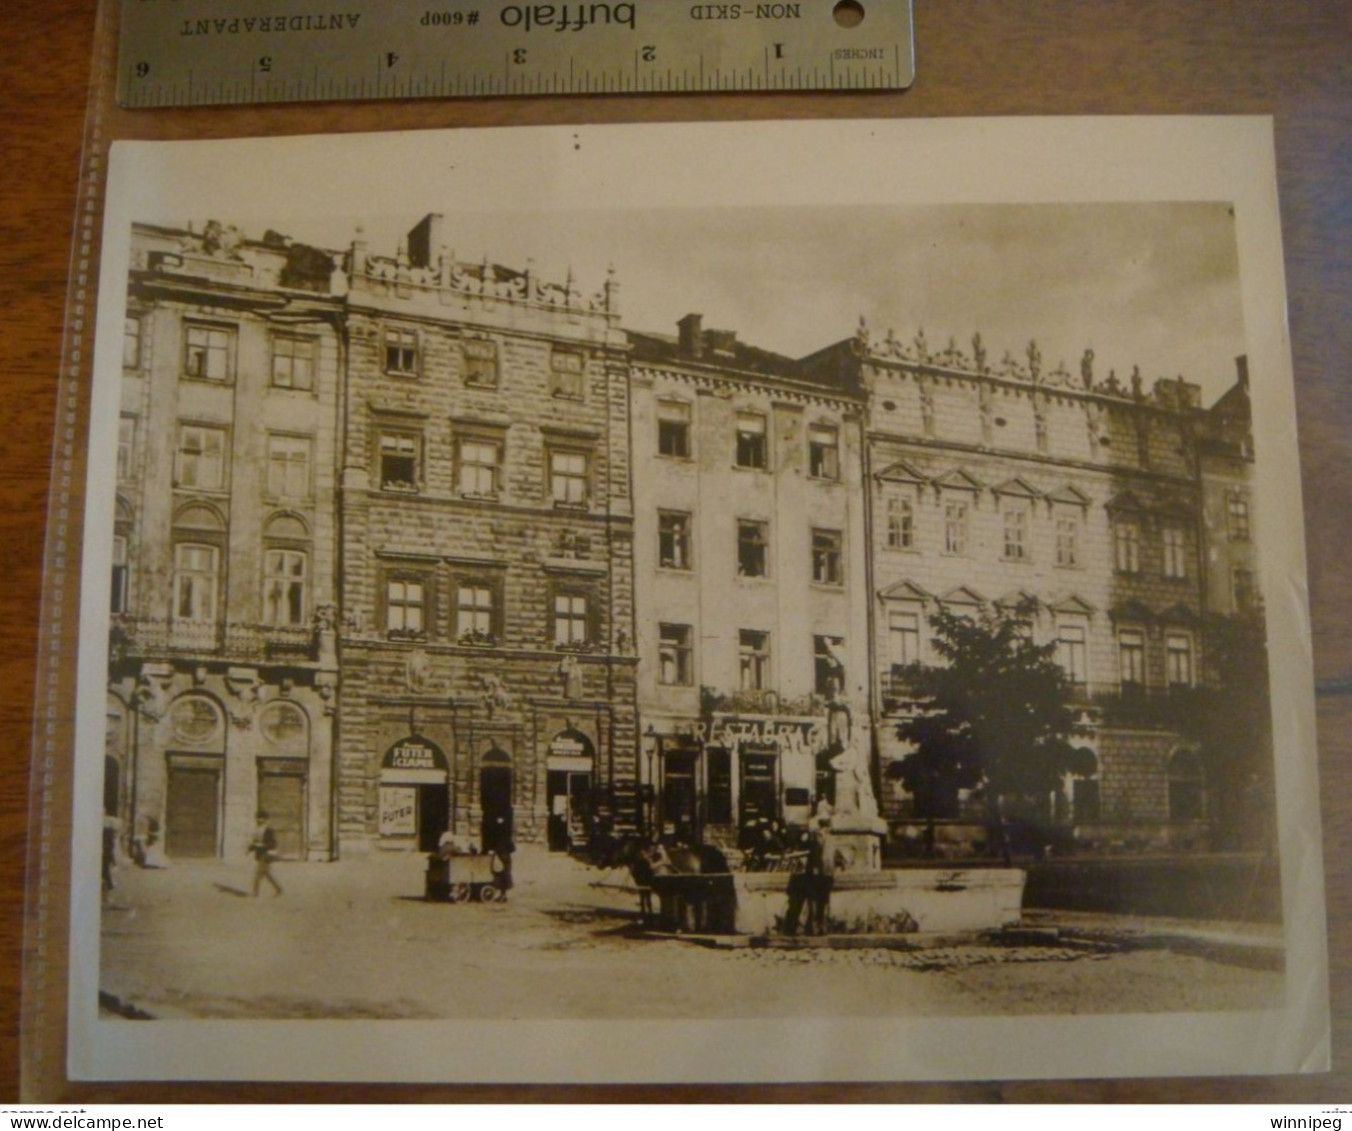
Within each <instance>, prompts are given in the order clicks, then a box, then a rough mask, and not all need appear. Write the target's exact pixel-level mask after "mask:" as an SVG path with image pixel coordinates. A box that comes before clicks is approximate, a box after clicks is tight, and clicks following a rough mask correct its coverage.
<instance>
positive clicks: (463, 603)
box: [455, 581, 497, 644]
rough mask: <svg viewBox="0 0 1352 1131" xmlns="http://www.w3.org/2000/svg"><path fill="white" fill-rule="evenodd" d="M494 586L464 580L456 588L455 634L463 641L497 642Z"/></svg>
mask: <svg viewBox="0 0 1352 1131" xmlns="http://www.w3.org/2000/svg"><path fill="white" fill-rule="evenodd" d="M494 604H495V602H494V600H493V589H492V586H490V585H486V584H485V583H483V582H481V581H466V582H462V583H461V584H460V585H459V586H458V587H457V589H456V597H455V634H456V637H457V639H458V640H459V641H460V642H461V643H462V644H464V643H493V642H496V639H497V638H496V636H495V635H494V633H495V619H494Z"/></svg>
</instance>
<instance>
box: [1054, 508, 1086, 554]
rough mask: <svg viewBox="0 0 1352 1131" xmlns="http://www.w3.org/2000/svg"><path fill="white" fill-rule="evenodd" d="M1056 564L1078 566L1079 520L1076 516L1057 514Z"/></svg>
mask: <svg viewBox="0 0 1352 1131" xmlns="http://www.w3.org/2000/svg"><path fill="white" fill-rule="evenodd" d="M1056 564H1057V565H1059V566H1077V565H1079V564H1080V519H1079V516H1078V515H1073V514H1058V515H1057V516H1056Z"/></svg>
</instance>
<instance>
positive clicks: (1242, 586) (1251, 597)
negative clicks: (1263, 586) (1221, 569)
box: [1230, 566, 1258, 612]
mask: <svg viewBox="0 0 1352 1131" xmlns="http://www.w3.org/2000/svg"><path fill="white" fill-rule="evenodd" d="M1230 578H1231V587H1232V589H1233V592H1234V598H1235V609H1236V611H1238V612H1247V611H1248V610H1249V609H1252V608H1253V607H1254V605H1255V604H1256V603H1257V593H1258V591H1257V590H1256V589H1255V588H1254V584H1253V570H1251V569H1243V568H1241V567H1240V566H1235V568H1234V569H1233V570H1232V571H1231V574H1230Z"/></svg>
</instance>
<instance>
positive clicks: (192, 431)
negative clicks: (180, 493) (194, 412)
mask: <svg viewBox="0 0 1352 1131" xmlns="http://www.w3.org/2000/svg"><path fill="white" fill-rule="evenodd" d="M174 484H175V486H178V487H196V488H199V489H200V490H203V491H220V490H222V489H223V488H224V487H225V430H224V429H222V428H208V427H206V426H205V425H200V424H181V425H179V429H178V464H177V467H175V469H174Z"/></svg>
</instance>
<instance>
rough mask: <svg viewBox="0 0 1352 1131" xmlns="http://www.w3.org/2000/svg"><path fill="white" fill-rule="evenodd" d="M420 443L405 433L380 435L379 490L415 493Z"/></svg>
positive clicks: (414, 437) (416, 438)
mask: <svg viewBox="0 0 1352 1131" xmlns="http://www.w3.org/2000/svg"><path fill="white" fill-rule="evenodd" d="M421 448H422V441H421V438H420V437H419V436H416V435H412V434H410V433H407V432H382V433H381V434H380V489H381V490H382V491H416V490H417V489H418V486H419V481H418V462H419V456H420V455H421Z"/></svg>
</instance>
